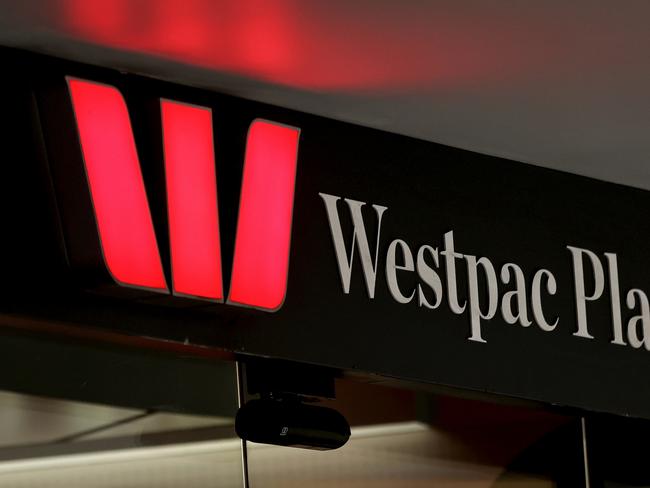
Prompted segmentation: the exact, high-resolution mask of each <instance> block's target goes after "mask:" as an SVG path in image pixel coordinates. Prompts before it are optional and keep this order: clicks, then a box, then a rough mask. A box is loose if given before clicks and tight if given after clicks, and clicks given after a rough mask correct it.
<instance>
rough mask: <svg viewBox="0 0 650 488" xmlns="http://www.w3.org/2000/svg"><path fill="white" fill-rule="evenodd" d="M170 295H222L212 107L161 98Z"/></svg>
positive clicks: (221, 296)
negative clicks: (171, 284)
mask: <svg viewBox="0 0 650 488" xmlns="http://www.w3.org/2000/svg"><path fill="white" fill-rule="evenodd" d="M161 113H162V129H163V147H164V153H165V178H166V182H167V207H168V219H169V240H170V247H171V261H172V276H173V280H172V281H173V289H174V294H175V295H189V296H196V297H202V298H208V299H213V300H221V299H222V298H223V285H222V282H221V245H220V243H219V215H218V210H217V179H216V175H215V160H214V144H213V135H212V111H211V110H210V109H209V108H206V107H198V106H194V105H187V104H184V103H180V102H174V101H171V100H161Z"/></svg>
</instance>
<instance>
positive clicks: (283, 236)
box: [67, 78, 300, 311]
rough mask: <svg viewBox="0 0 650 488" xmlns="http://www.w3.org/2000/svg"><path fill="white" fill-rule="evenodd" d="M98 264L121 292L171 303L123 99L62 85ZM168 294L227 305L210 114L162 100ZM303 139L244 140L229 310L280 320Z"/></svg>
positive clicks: (269, 136) (263, 134) (268, 127)
mask: <svg viewBox="0 0 650 488" xmlns="http://www.w3.org/2000/svg"><path fill="white" fill-rule="evenodd" d="M67 81H68V87H69V90H70V96H71V98H72V105H73V109H74V114H75V118H76V121H77V128H78V131H79V140H80V142H81V150H82V154H83V159H84V166H85V170H86V175H87V178H88V184H89V187H90V194H91V200H92V203H93V208H94V213H95V219H96V222H97V228H98V233H99V239H100V243H101V248H102V253H103V257H104V263H105V265H106V268H107V269H108V271H109V273H110V274H111V275H112V277H113V279H114V280H115V281H116V282H117V283H118V284H120V285H122V286H130V287H138V288H145V289H150V290H154V291H157V292H160V293H167V294H168V293H170V290H169V288H168V286H167V283H166V280H165V275H164V272H163V267H162V263H161V258H160V253H159V251H158V243H157V242H156V235H155V232H154V227H153V222H152V218H151V213H150V210H149V204H148V201H147V196H146V193H145V187H144V182H143V179H142V173H141V170H140V163H139V160H138V155H137V152H136V148H135V142H134V138H133V132H132V129H131V123H130V121H129V114H128V110H127V107H126V103H125V101H124V97H123V96H122V94H121V93H120V91H119V90H118V89H117V88H115V87H113V86H109V85H104V84H100V83H95V82H89V81H85V80H80V79H75V78H68V80H67ZM160 103H161V114H162V129H163V149H164V159H165V162H164V163H165V179H166V188H167V212H168V217H169V218H168V222H169V239H170V251H171V268H172V290H171V293H173V294H174V295H177V296H189V297H196V298H202V299H208V300H213V301H220V302H221V301H223V300H224V290H223V283H222V272H221V266H222V263H221V249H220V236H219V215H218V209H217V179H216V178H217V175H216V169H215V161H214V146H213V132H212V112H211V110H210V109H209V108H206V107H200V106H195V105H188V104H184V103H179V102H175V101H171V100H161V102H160ZM299 135H300V130H299V129H297V128H294V127H288V126H285V125H281V124H278V123H274V122H269V121H265V120H255V121H254V122H253V123H252V124H251V126H250V128H249V132H248V140H247V144H246V156H245V160H244V172H243V181H242V189H241V198H240V205H239V217H238V223H237V234H236V237H235V252H234V259H233V268H232V281H231V286H230V291H229V294H228V299H227V302H228V303H232V304H237V305H243V306H249V307H255V308H259V309H263V310H268V311H272V310H277V309H278V308H280V307H281V306H282V303H283V301H284V297H285V294H286V287H287V273H288V268H289V245H290V238H291V220H292V213H293V198H294V185H295V177H296V164H297V151H298V139H299Z"/></svg>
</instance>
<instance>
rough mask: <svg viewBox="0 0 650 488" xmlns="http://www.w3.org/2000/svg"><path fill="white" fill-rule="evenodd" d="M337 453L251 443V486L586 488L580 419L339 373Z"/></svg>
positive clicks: (249, 449)
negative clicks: (346, 434) (344, 426)
mask: <svg viewBox="0 0 650 488" xmlns="http://www.w3.org/2000/svg"><path fill="white" fill-rule="evenodd" d="M322 404H323V405H325V406H330V407H333V408H336V409H337V410H339V411H340V412H341V413H343V414H344V415H345V416H346V418H347V419H348V421H349V422H350V424H351V426H352V436H351V438H350V440H349V441H348V443H347V444H346V445H345V446H344V447H342V448H340V449H338V450H334V451H311V450H305V449H297V448H289V447H276V446H268V445H261V444H254V443H251V442H248V443H247V447H248V467H249V479H250V485H251V487H252V488H275V487H277V488H280V487H282V488H291V487H299V486H300V487H304V486H309V487H310V488H318V487H321V486H322V487H325V486H328V487H330V486H336V487H337V488H360V487H391V488H400V487H409V488H417V487H436V488H483V487H485V488H487V487H535V488H551V487H571V488H575V487H580V486H584V479H583V477H584V467H583V459H582V451H581V445H580V442H581V437H580V430H579V427H580V426H579V422H578V421H577V420H576V419H575V418H572V417H568V416H563V415H557V414H554V413H550V412H547V411H542V410H533V409H530V408H524V407H513V406H505V405H497V404H492V403H486V402H479V401H475V400H467V399H459V398H454V397H448V396H441V395H437V396H436V395H432V394H427V393H423V392H418V391H414V390H409V389H405V388H394V387H390V388H389V387H384V386H376V385H370V384H364V383H359V382H353V381H347V380H341V381H338V382H337V399H336V400H334V401H326V402H323V403H322Z"/></svg>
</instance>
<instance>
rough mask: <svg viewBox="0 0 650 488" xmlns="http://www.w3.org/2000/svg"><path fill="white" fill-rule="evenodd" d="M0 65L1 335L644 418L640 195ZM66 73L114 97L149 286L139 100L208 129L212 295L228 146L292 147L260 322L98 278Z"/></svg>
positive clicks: (269, 115) (81, 73) (645, 234)
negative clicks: (293, 132) (275, 298)
mask: <svg viewBox="0 0 650 488" xmlns="http://www.w3.org/2000/svg"><path fill="white" fill-rule="evenodd" d="M0 55H1V56H2V59H3V66H4V67H5V69H4V73H5V74H4V76H3V79H2V82H0V86H1V87H2V92H1V93H2V96H3V97H4V100H3V103H2V107H3V110H2V113H1V114H0V117H1V119H2V136H1V137H2V146H1V147H2V149H3V155H2V165H0V171H1V174H0V185H2V189H1V190H2V191H1V194H2V198H3V202H2V205H1V207H0V208H1V210H0V212H2V215H1V217H2V219H1V222H2V230H3V232H2V237H1V239H0V241H1V245H0V272H1V273H2V277H3V279H2V284H1V287H2V290H1V291H0V293H1V295H0V321H1V322H2V325H4V326H7V327H13V328H14V329H16V328H19V329H24V330H32V331H36V332H38V333H39V334H44V333H51V334H67V335H78V336H87V337H88V338H91V339H92V338H94V339H98V340H102V339H104V340H107V341H112V342H122V343H124V344H126V343H128V344H131V345H136V346H138V345H140V346H142V345H146V346H150V347H154V348H156V347H158V348H161V349H171V350H175V351H177V352H178V354H198V355H211V354H215V355H219V354H232V353H235V354H241V355H251V356H264V357H274V358H280V359H285V360H289V361H297V362H306V363H311V364H317V365H323V366H328V367H331V368H335V369H337V370H342V371H359V372H364V373H377V374H381V375H385V376H389V377H393V378H399V379H405V380H413V381H418V382H423V383H429V384H434V385H442V386H451V387H456V388H464V389H471V390H475V391H479V392H488V393H494V394H500V395H507V396H511V397H518V398H524V399H530V400H537V401H542V402H546V403H552V404H559V405H564V406H568V407H575V408H582V409H586V410H591V411H603V412H609V413H616V414H624V415H633V416H638V417H645V418H650V389H649V388H648V387H647V377H648V376H650V351H648V349H650V322H649V321H650V317H648V314H649V313H650V312H649V311H648V310H647V308H648V307H647V305H648V303H647V297H646V295H645V293H646V292H648V291H650V277H649V276H650V275H649V273H648V270H650V255H649V254H648V253H647V251H646V247H647V243H648V242H649V241H650V223H648V220H647V219H646V218H644V217H645V215H647V214H648V211H650V194H648V193H647V192H644V191H641V190H636V189H632V188H627V187H623V186H619V185H614V184H609V183H604V182H600V181H596V180H592V179H588V178H584V177H579V176H574V175H569V174H564V173H560V172H556V171H552V170H547V169H542V168H538V167H535V166H530V165H525V164H521V163H516V162H512V161H507V160H503V159H499V158H494V157H489V156H484V155H480V154H476V153H472V152H468V151H464V150H459V149H454V148H450V147H446V146H442V145H437V144H433V143H429V142H424V141H420V140H416V139H411V138H407V137H403V136H398V135H394V134H389V133H384V132H380V131H376V130H371V129H367V128H362V127H357V126H353V125H349V124H345V123H342V122H337V121H332V120H326V119H323V118H320V117H316V116H312V115H308V114H303V113H298V112H294V111H289V110H286V109H282V108H278V107H272V106H268V105H264V104H260V103H256V102H251V101H248V100H241V99H237V98H234V97H230V96H225V95H220V94H214V93H211V92H207V91H202V90H197V89H192V88H188V87H182V86H177V85H173V84H169V83H165V82H161V81H157V80H152V79H147V78H143V77H139V76H135V75H129V74H123V73H118V72H115V71H111V70H106V69H101V68H96V67H90V66H82V65H78V64H74V63H68V62H66V61H62V60H57V59H52V58H48V57H43V56H37V55H33V54H28V53H24V52H18V51H11V50H3V51H2V52H0ZM69 76H72V77H76V78H82V79H87V80H93V81H97V82H101V83H105V84H108V85H111V86H114V87H116V88H117V89H118V90H119V91H120V92H121V93H122V94H123V96H124V99H125V102H126V105H127V106H128V112H129V116H130V120H131V124H132V128H133V137H134V140H135V144H136V147H137V152H138V156H139V159H140V166H141V171H142V178H143V181H144V186H145V189H146V195H147V198H148V202H149V206H150V211H151V219H152V222H153V226H154V230H155V234H156V238H157V242H158V246H159V251H160V259H161V262H162V267H163V268H164V273H165V278H166V280H167V282H171V279H172V276H171V271H170V259H171V258H170V254H171V253H170V248H169V247H170V246H169V244H168V242H169V238H168V228H169V225H168V224H169V222H168V220H167V219H168V217H167V211H166V208H167V205H166V203H167V202H166V198H167V197H166V193H165V191H166V190H165V183H164V180H165V174H164V168H163V151H162V144H163V142H162V135H161V130H160V125H161V120H160V109H159V104H160V99H171V100H176V101H179V102H185V103H189V104H194V105H198V106H202V107H209V108H210V109H211V110H212V122H213V126H214V151H215V161H216V178H217V194H218V212H219V229H220V245H221V262H222V264H223V266H222V269H223V272H222V274H223V276H222V280H223V283H224V287H226V290H225V292H226V293H227V287H228V286H229V283H230V282H231V276H230V274H231V267H232V262H233V254H234V246H235V244H234V240H235V239H234V237H235V234H236V227H237V217H238V215H237V214H238V209H239V202H240V188H241V182H242V174H243V161H244V153H245V147H246V133H247V130H248V127H249V126H250V125H251V122H252V121H253V120H255V119H266V120H272V121H275V122H277V123H279V124H285V125H287V126H291V127H297V128H300V142H299V153H298V166H297V174H296V184H295V198H294V205H293V223H292V230H291V251H290V261H289V263H290V264H289V270H288V282H287V286H286V295H285V298H284V303H283V304H282V306H281V307H280V308H279V309H278V310H277V311H275V312H267V311H260V310H255V309H251V308H245V307H237V306H232V305H231V304H227V303H211V302H206V301H204V300H203V301H201V300H192V299H191V298H187V297H183V298H182V299H178V298H174V297H171V299H170V297H163V296H161V295H160V294H156V293H148V292H142V290H135V291H134V290H133V289H130V288H124V287H120V286H118V285H117V284H116V283H115V282H114V281H113V280H112V279H111V276H110V274H109V273H108V272H107V270H106V266H105V263H104V262H103V259H102V258H103V256H102V253H101V242H100V238H99V236H98V234H97V223H96V216H95V215H94V213H93V205H92V200H91V195H90V193H89V189H88V184H87V181H86V175H85V174H84V171H83V166H82V164H83V163H82V156H81V152H80V146H79V140H78V135H77V132H76V130H77V129H76V126H75V124H74V117H73V112H72V106H71V104H70V99H69V93H68V91H67V87H66V77H69ZM117 197H118V196H116V198H117ZM215 203H216V202H215ZM265 245H266V242H263V241H262V240H261V241H260V242H259V246H260V247H264V246H265ZM220 351H221V352H220Z"/></svg>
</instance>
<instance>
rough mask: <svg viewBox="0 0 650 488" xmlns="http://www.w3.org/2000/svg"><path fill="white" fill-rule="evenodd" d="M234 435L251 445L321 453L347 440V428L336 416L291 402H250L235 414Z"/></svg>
mask: <svg viewBox="0 0 650 488" xmlns="http://www.w3.org/2000/svg"><path fill="white" fill-rule="evenodd" d="M235 431H236V432H237V435H238V436H239V437H241V438H242V439H244V440H247V441H251V442H258V443H261V444H274V445H277V446H290V447H301V448H304V449H316V450H321V451H325V450H329V449H337V448H339V447H341V446H343V445H344V444H345V443H346V442H347V441H348V439H349V438H350V426H349V425H348V422H347V420H345V417H343V415H341V414H340V413H339V412H337V411H336V410H333V409H331V408H325V407H317V406H314V405H307V404H304V403H301V402H300V401H299V400H298V399H293V398H292V399H286V398H284V399H279V400H278V399H273V398H264V399H261V400H251V401H250V402H248V403H246V404H245V405H244V406H243V407H241V408H240V409H239V411H238V412H237V417H236V418H235Z"/></svg>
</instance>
